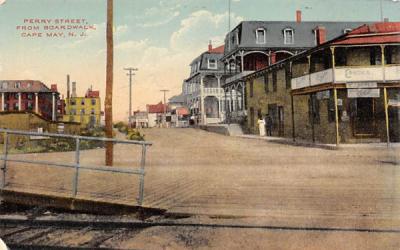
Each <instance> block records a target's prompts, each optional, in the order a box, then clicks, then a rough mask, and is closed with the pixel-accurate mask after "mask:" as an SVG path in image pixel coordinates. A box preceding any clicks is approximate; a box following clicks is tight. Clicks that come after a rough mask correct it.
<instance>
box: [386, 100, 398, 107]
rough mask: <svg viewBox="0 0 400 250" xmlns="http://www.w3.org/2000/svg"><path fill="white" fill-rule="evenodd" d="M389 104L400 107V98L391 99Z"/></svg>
mask: <svg viewBox="0 0 400 250" xmlns="http://www.w3.org/2000/svg"><path fill="white" fill-rule="evenodd" d="M388 105H389V106H392V107H400V100H395V99H390V100H389V103H388Z"/></svg>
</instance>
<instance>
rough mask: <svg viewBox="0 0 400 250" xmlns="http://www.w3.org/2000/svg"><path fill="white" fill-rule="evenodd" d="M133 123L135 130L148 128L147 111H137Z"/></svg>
mask: <svg viewBox="0 0 400 250" xmlns="http://www.w3.org/2000/svg"><path fill="white" fill-rule="evenodd" d="M131 120H132V123H133V126H134V127H135V128H148V127H149V117H148V113H147V111H139V110H138V111H135V112H133V116H132V119H131Z"/></svg>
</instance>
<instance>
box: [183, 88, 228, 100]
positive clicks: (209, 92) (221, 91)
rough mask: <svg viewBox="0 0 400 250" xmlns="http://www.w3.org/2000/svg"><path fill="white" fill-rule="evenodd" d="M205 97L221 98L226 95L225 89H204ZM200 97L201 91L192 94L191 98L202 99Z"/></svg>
mask: <svg viewBox="0 0 400 250" xmlns="http://www.w3.org/2000/svg"><path fill="white" fill-rule="evenodd" d="M203 95H204V97H206V96H215V97H221V96H223V95H224V89H223V88H204V89H203ZM200 96H201V90H200V89H197V90H196V91H194V92H192V93H190V98H196V97H200Z"/></svg>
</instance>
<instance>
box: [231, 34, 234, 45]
mask: <svg viewBox="0 0 400 250" xmlns="http://www.w3.org/2000/svg"><path fill="white" fill-rule="evenodd" d="M231 43H232V45H235V35H233V36H232V37H231Z"/></svg>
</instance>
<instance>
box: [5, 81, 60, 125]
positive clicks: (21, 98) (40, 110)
mask: <svg viewBox="0 0 400 250" xmlns="http://www.w3.org/2000/svg"><path fill="white" fill-rule="evenodd" d="M64 106H65V105H64V104H63V101H62V100H60V94H59V93H58V91H57V85H56V84H52V85H51V88H48V87H47V86H46V85H45V84H44V83H43V82H40V81H36V80H1V81H0V112H5V111H33V112H35V113H37V114H40V115H41V116H43V117H44V118H46V119H49V120H53V121H55V120H57V116H58V115H60V114H62V112H64Z"/></svg>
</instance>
